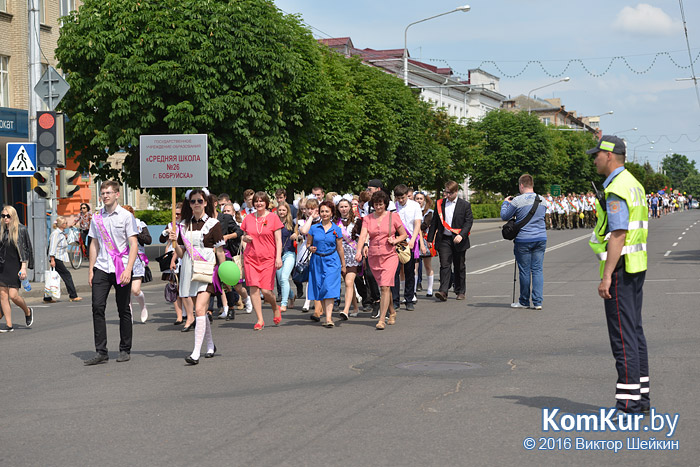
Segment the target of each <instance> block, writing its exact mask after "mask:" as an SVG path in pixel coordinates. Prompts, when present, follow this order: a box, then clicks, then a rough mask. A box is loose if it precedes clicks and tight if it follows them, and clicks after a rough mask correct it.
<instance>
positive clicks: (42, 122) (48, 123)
mask: <svg viewBox="0 0 700 467" xmlns="http://www.w3.org/2000/svg"><path fill="white" fill-rule="evenodd" d="M55 124H56V118H55V117H54V116H53V115H52V114H51V113H49V112H46V113H44V114H42V115H41V116H39V126H40V127H41V128H43V129H44V130H48V129H50V128H53V126H54V125H55Z"/></svg>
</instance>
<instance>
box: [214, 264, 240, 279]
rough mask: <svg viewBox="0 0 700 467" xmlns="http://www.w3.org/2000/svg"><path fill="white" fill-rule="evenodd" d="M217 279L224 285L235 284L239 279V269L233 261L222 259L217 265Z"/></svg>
mask: <svg viewBox="0 0 700 467" xmlns="http://www.w3.org/2000/svg"><path fill="white" fill-rule="evenodd" d="M219 279H221V282H223V283H224V284H226V285H236V284H238V281H240V280H241V270H240V269H238V266H237V265H236V263H234V262H233V261H224V262H223V263H221V265H219Z"/></svg>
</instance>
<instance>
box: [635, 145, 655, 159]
mask: <svg viewBox="0 0 700 467" xmlns="http://www.w3.org/2000/svg"><path fill="white" fill-rule="evenodd" d="M649 144H651V146H649V149H654V146H653V145H654V141H650V142H648V143H644V144H640V145H639V146H635V147H634V159H632V162H637V148H641V147H642V146H647V145H649Z"/></svg>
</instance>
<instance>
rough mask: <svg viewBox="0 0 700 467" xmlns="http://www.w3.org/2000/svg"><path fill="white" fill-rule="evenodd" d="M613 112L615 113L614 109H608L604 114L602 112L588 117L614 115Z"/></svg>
mask: <svg viewBox="0 0 700 467" xmlns="http://www.w3.org/2000/svg"><path fill="white" fill-rule="evenodd" d="M612 114H613V111H612V110H608V111H607V112H605V113H602V114H600V115H591V116H590V117H588V118H596V117H602V116H603V115H612Z"/></svg>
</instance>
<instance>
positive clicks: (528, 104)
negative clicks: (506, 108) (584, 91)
mask: <svg viewBox="0 0 700 467" xmlns="http://www.w3.org/2000/svg"><path fill="white" fill-rule="evenodd" d="M570 79H571V78H569V77H568V76H567V77H566V78H562V79H560V80H557V81H555V82H553V83H549V84H545V85H544V86H540V87H539V88H535V89H532V90H530V92H528V93H527V114H528V115H530V94H532V93H533V92H534V91H537V90H538V89H542V88H546V87H548V86H554V85H555V84H557V83H561V82H563V81H569V80H570Z"/></svg>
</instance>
